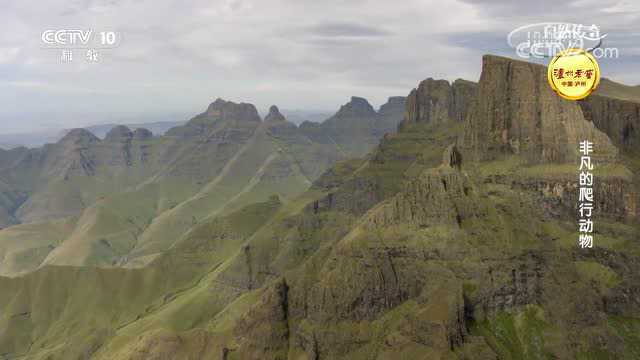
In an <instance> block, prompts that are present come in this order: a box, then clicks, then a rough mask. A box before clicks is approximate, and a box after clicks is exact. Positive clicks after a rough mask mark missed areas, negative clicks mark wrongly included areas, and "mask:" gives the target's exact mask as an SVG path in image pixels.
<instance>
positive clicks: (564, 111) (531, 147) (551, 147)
mask: <svg viewBox="0 0 640 360" xmlns="http://www.w3.org/2000/svg"><path fill="white" fill-rule="evenodd" d="M546 74H547V73H546V68H545V67H544V66H542V65H537V64H532V63H527V62H523V61H518V60H512V59H508V58H502V57H497V56H490V55H485V56H484V57H483V59H482V75H481V77H480V82H479V84H478V91H477V97H476V99H477V101H475V102H474V104H473V105H472V108H471V109H470V110H469V115H468V116H467V119H466V124H465V132H464V138H463V143H464V146H465V147H466V148H467V149H468V151H469V153H470V154H472V155H473V156H480V157H484V158H491V157H495V156H496V155H498V154H520V155H522V156H523V157H524V158H526V159H527V160H528V161H529V162H531V163H563V162H575V161H576V158H577V156H578V143H579V142H580V141H582V140H584V139H590V141H592V142H594V144H595V145H594V148H595V155H594V156H597V157H599V158H601V159H602V160H605V161H606V160H610V159H613V158H615V157H616V156H617V152H618V151H617V149H616V148H615V147H614V146H613V144H612V143H611V141H610V140H609V138H608V137H607V136H606V135H605V134H604V133H603V132H602V131H600V130H598V129H597V128H596V127H595V126H594V124H593V123H592V122H590V121H586V120H585V117H584V114H583V112H582V109H581V108H580V105H579V104H578V103H576V102H574V101H569V100H564V99H562V98H560V97H558V96H557V95H556V94H555V93H554V92H553V91H552V90H551V88H550V87H549V85H548V83H547V80H546V77H547V75H546Z"/></svg>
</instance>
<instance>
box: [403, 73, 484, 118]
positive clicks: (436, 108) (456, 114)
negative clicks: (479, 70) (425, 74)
mask: <svg viewBox="0 0 640 360" xmlns="http://www.w3.org/2000/svg"><path fill="white" fill-rule="evenodd" d="M475 91H476V84H475V83H473V82H471V81H466V80H461V79H458V80H456V81H455V82H453V84H449V82H448V81H447V80H434V79H432V78H428V79H426V80H424V81H422V82H421V83H420V85H419V86H418V88H417V89H413V90H412V91H411V93H410V94H409V96H408V97H407V105H406V112H405V115H404V122H403V123H417V122H425V123H429V122H433V123H442V122H447V121H451V120H454V121H462V120H464V119H465V117H466V114H467V112H468V109H469V106H470V104H471V102H472V101H473V99H474V97H475Z"/></svg>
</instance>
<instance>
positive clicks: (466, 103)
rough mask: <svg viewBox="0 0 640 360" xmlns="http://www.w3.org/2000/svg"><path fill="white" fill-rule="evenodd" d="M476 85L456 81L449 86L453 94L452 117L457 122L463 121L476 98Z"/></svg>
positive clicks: (466, 81) (459, 80) (464, 81)
mask: <svg viewBox="0 0 640 360" xmlns="http://www.w3.org/2000/svg"><path fill="white" fill-rule="evenodd" d="M477 87H478V84H477V83H474V82H472V81H468V80H463V79H457V80H456V81H454V82H453V84H451V90H452V92H453V116H454V117H455V120H457V121H460V122H462V121H464V120H465V119H466V118H467V114H468V113H469V108H471V104H472V102H473V101H474V100H475V97H476V90H477Z"/></svg>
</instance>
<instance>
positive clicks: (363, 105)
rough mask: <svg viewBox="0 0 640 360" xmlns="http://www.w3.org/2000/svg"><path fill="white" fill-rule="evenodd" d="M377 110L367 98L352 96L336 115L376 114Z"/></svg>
mask: <svg viewBox="0 0 640 360" xmlns="http://www.w3.org/2000/svg"><path fill="white" fill-rule="evenodd" d="M376 114H377V113H376V111H375V110H374V109H373V106H371V104H369V101H367V99H365V98H362V97H358V96H352V97H351V101H349V102H348V103H346V104H344V105H342V106H341V107H340V110H338V112H337V113H336V115H335V116H336V117H359V116H376Z"/></svg>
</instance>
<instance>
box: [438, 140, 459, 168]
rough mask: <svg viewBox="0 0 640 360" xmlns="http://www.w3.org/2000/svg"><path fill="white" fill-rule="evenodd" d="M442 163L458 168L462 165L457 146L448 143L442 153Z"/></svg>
mask: <svg viewBox="0 0 640 360" xmlns="http://www.w3.org/2000/svg"><path fill="white" fill-rule="evenodd" d="M442 165H444V166H448V167H452V168H456V169H460V167H461V166H462V155H461V154H460V152H459V151H458V147H457V146H456V145H454V144H452V145H449V146H448V147H447V149H446V150H445V151H444V154H443V155H442Z"/></svg>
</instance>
